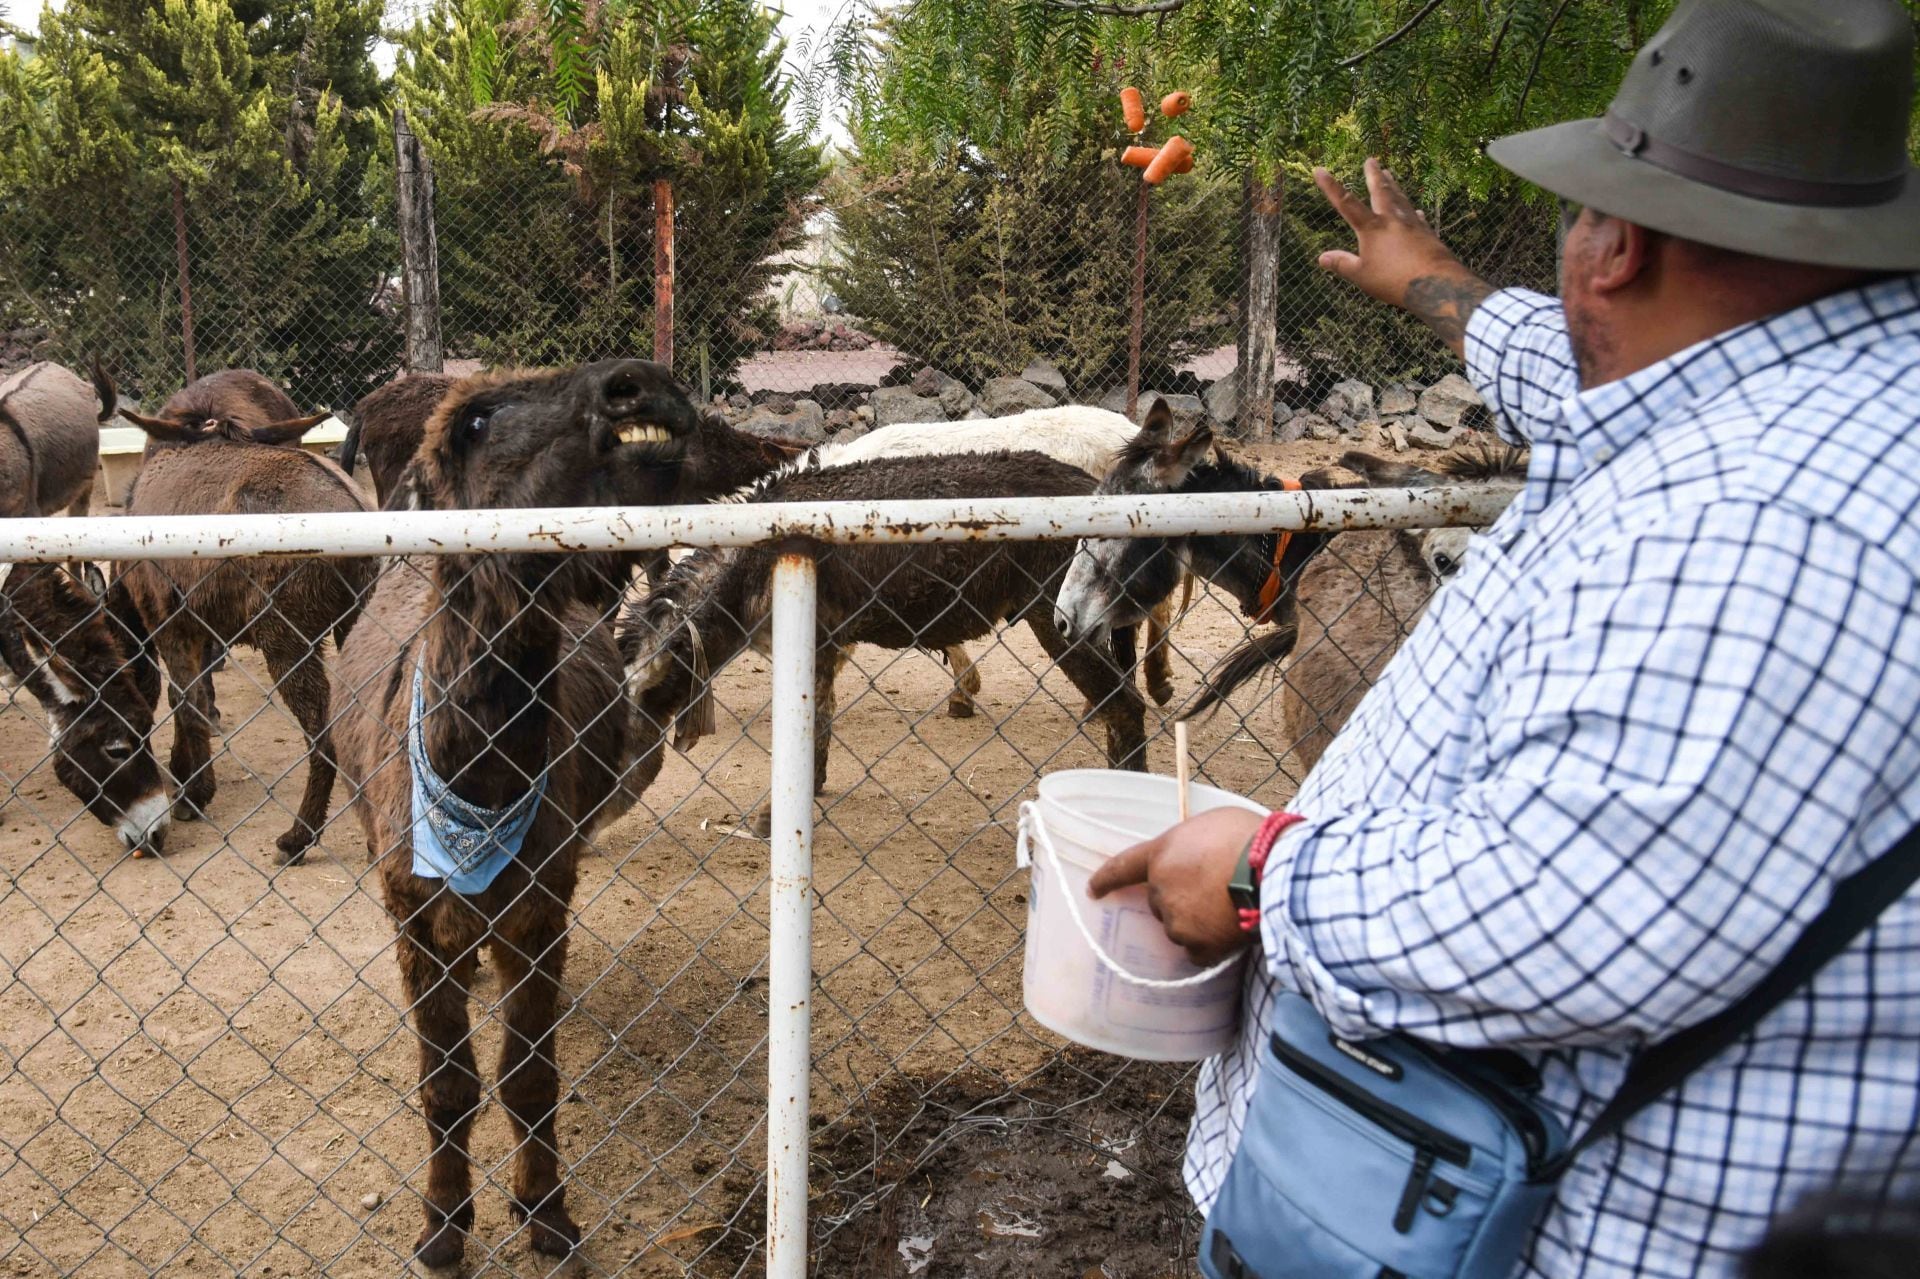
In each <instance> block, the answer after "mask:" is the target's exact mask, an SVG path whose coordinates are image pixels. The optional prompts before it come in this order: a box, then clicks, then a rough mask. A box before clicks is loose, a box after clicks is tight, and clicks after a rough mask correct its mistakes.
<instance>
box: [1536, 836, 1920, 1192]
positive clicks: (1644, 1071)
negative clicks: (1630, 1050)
mask: <svg viewBox="0 0 1920 1279" xmlns="http://www.w3.org/2000/svg"><path fill="white" fill-rule="evenodd" d="M1916 879H1920V827H1916V828H1915V829H1913V830H1910V831H1908V832H1907V834H1906V835H1905V837H1903V838H1902V839H1901V840H1900V842H1899V843H1897V844H1895V845H1894V846H1893V847H1892V848H1890V849H1888V850H1887V851H1886V852H1884V853H1882V854H1881V855H1880V856H1878V857H1876V858H1875V859H1874V860H1873V861H1871V862H1869V863H1868V864H1867V865H1865V866H1863V867H1861V868H1860V869H1859V870H1857V871H1855V872H1854V873H1853V874H1851V875H1849V876H1847V877H1846V878H1845V879H1843V880H1841V881H1840V883H1839V884H1837V885H1836V886H1835V887H1834V890H1833V900H1831V901H1829V902H1828V903H1827V908H1826V909H1825V910H1823V911H1821V912H1820V913H1819V914H1818V915H1816V916H1815V917H1814V920H1813V922H1812V923H1811V924H1809V925H1808V926H1807V931H1806V932H1804V933H1802V934H1800V940H1798V941H1796V942H1795V943H1794V944H1793V948H1792V949H1790V950H1789V951H1787V953H1786V955H1785V957H1783V958H1782V959H1781V960H1780V963H1779V964H1778V965H1777V966H1776V967H1775V968H1774V970H1773V971H1772V972H1770V973H1768V974H1767V975H1766V976H1765V977H1763V978H1761V979H1760V983H1759V984H1758V985H1757V986H1755V987H1754V988H1753V989H1752V990H1750V991H1748V992H1747V993H1746V994H1745V995H1744V996H1742V997H1741V998H1740V999H1739V1000H1738V1001H1737V1002H1736V1003H1734V1004H1733V1005H1732V1006H1731V1007H1729V1008H1727V1009H1725V1010H1724V1011H1722V1012H1720V1013H1718V1014H1717V1015H1715V1016H1713V1017H1709V1018H1708V1019H1707V1020H1705V1021H1703V1022H1701V1023H1700V1024H1699V1025H1697V1026H1689V1027H1687V1029H1685V1030H1683V1031H1681V1032H1679V1033H1678V1034H1676V1035H1672V1036H1669V1037H1668V1038H1666V1039H1663V1040H1661V1041H1660V1042H1659V1043H1657V1044H1655V1045H1653V1047H1651V1048H1649V1049H1647V1050H1646V1051H1645V1052H1643V1053H1641V1054H1640V1056H1639V1058H1638V1059H1637V1060H1635V1062H1634V1063H1633V1067H1632V1069H1630V1070H1628V1071H1627V1077H1626V1079H1625V1080H1624V1081H1623V1082H1622V1083H1621V1085H1620V1091H1619V1092H1617V1093H1615V1094H1614V1097H1613V1100H1612V1101H1609V1102H1608V1103H1607V1104H1606V1106H1605V1107H1604V1108H1602V1110H1601V1111H1600V1113H1599V1115H1598V1116H1596V1117H1595V1119H1594V1121H1593V1125H1592V1126H1591V1127H1589V1128H1588V1129H1587V1131H1586V1132H1585V1133H1583V1134H1581V1136H1580V1139H1579V1140H1578V1141H1576V1142H1574V1143H1573V1144H1572V1145H1570V1146H1568V1147H1567V1148H1566V1150H1564V1151H1562V1152H1561V1154H1560V1157H1559V1158H1558V1159H1555V1160H1554V1161H1553V1162H1552V1163H1550V1164H1548V1165H1547V1167H1546V1169H1545V1170H1544V1171H1543V1174H1542V1179H1543V1180H1549V1181H1550V1180H1553V1179H1554V1178H1557V1177H1559V1176H1560V1175H1561V1174H1562V1173H1564V1172H1565V1171H1566V1170H1567V1169H1568V1168H1569V1167H1571V1166H1572V1164H1573V1161H1574V1160H1575V1159H1576V1158H1578V1157H1579V1155H1580V1153H1581V1152H1582V1151H1584V1150H1585V1149H1586V1148H1587V1147H1589V1146H1591V1145H1592V1144H1593V1143H1594V1142H1596V1141H1599V1140H1600V1139H1601V1138H1603V1137H1606V1136H1608V1135H1609V1134H1611V1133H1613V1132H1616V1131H1618V1130H1619V1129H1620V1128H1621V1127H1622V1126H1623V1125H1624V1124H1625V1123H1626V1122H1627V1121H1628V1120H1629V1119H1632V1118H1633V1117H1634V1116H1635V1115H1637V1114H1639V1113H1640V1112H1641V1111H1642V1110H1644V1109H1646V1108H1647V1106H1649V1105H1650V1104H1652V1103H1653V1102H1654V1101H1656V1100H1657V1099H1659V1098H1660V1097H1661V1096H1662V1095H1663V1094H1665V1093H1666V1092H1667V1091H1669V1090H1670V1089H1672V1088H1673V1087H1674V1086H1675V1085H1676V1084H1678V1083H1679V1082H1680V1081H1681V1080H1683V1079H1685V1078H1686V1077H1687V1076H1688V1075H1690V1074H1692V1073H1693V1072H1694V1071H1695V1070H1697V1069H1699V1068H1700V1067H1701V1066H1703V1065H1705V1064H1706V1063H1707V1062H1708V1061H1710V1060H1712V1059H1713V1058H1715V1057H1717V1056H1719V1055H1720V1053H1721V1052H1722V1051H1724V1050H1725V1049H1726V1048H1728V1047H1729V1046H1730V1045H1732V1043H1733V1042H1734V1041H1735V1040H1737V1039H1739V1038H1740V1036H1742V1035H1744V1034H1746V1033H1747V1031H1749V1030H1751V1029H1752V1028H1753V1027H1754V1026H1756V1025H1758V1024H1759V1023H1760V1020H1761V1019H1762V1018H1763V1017H1765V1016H1766V1015H1767V1014H1768V1013H1770V1012H1772V1011H1773V1010H1774V1009H1775V1008H1778V1007H1779V1006H1780V1004H1781V1003H1782V1001H1784V1000H1785V999H1786V997H1787V996H1788V995H1791V994H1792V993H1793V992H1794V991H1796V990H1798V989H1799V988H1800V987H1801V986H1802V985H1804V984H1805V983H1806V982H1807V981H1808V979H1810V978H1811V977H1812V976H1813V975H1814V974H1815V973H1817V972H1819V971H1820V970H1821V969H1822V968H1823V967H1825V966H1826V963H1827V961H1828V960H1830V959H1832V958H1833V957H1834V956H1835V955H1837V954H1839V953H1840V952H1841V951H1843V950H1845V949H1846V948H1847V947H1848V946H1849V945H1851V944H1852V942H1853V940H1854V939H1855V938H1856V937H1858V936H1859V935H1860V934H1861V933H1863V932H1865V931H1866V929H1867V926H1868V925H1869V924H1871V923H1873V921H1874V920H1876V919H1878V918H1879V917H1880V913H1881V912H1882V911H1884V910H1885V909H1886V908H1887V907H1889V906H1891V905H1892V904H1893V903H1894V902H1896V901H1899V900H1900V898H1901V897H1902V896H1904V895H1905V893H1906V891H1907V889H1908V888H1910V887H1912V885H1913V882H1914V881H1915V880H1916Z"/></svg>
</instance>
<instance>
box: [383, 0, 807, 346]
mask: <svg viewBox="0 0 1920 1279" xmlns="http://www.w3.org/2000/svg"><path fill="white" fill-rule="evenodd" d="M555 11H556V4H554V3H549V2H547V0H543V2H542V3H540V4H539V5H537V6H536V5H533V4H532V3H530V0H441V3H440V4H439V5H438V6H437V7H436V8H435V10H434V11H433V13H432V14H431V15H430V16H429V17H428V18H427V19H426V20H425V21H423V22H422V23H420V24H419V25H417V26H416V27H414V28H413V29H412V30H411V31H409V32H407V33H406V34H405V36H404V53H403V57H402V59H401V63H400V66H399V67H398V68H397V69H396V72H395V83H396V87H397V89H398V93H399V97H400V99H401V101H402V102H403V103H404V104H405V105H406V107H407V109H408V111H409V113H410V117H411V119H412V122H413V125H414V128H415V131H416V132H417V133H418V134H419V135H420V137H421V139H422V141H423V142H424V143H425V145H426V147H427V150H428V153H429V155H430V156H431V157H432V159H433V163H434V173H435V186H436V192H435V197H436V210H437V218H438V234H439V246H440V260H441V277H442V284H441V303H442V308H443V317H442V329H443V334H444V337H445V339H446V341H447V344H448V347H449V350H450V351H453V352H457V353H460V354H468V355H473V356H477V357H479V358H482V359H485V360H489V361H496V362H502V363H532V364H550V363H565V362H570V361H574V360H580V359H592V358H598V357H601V356H606V355H613V354H644V353H647V352H650V351H651V350H652V344H653V247H654V246H653V212H654V210H653V186H652V184H653V182H654V181H655V180H656V179H670V180H671V181H672V182H673V184H674V197H675V243H676V248H677V255H676V256H677V260H676V273H675V274H676V279H675V294H676V314H675V326H674V327H675V364H676V367H677V368H678V370H679V371H680V372H681V373H682V375H683V376H688V377H690V378H691V377H695V376H697V375H698V373H699V371H700V369H701V358H702V355H703V353H704V354H705V356H706V358H707V361H708V363H707V369H708V371H709V372H710V373H711V374H713V375H715V376H720V377H724V375H725V374H726V372H727V371H728V370H730V369H731V368H732V366H733V365H734V364H735V363H737V361H738V359H739V358H740V357H741V356H742V355H743V354H744V353H745V347H746V345H747V342H748V340H749V339H751V338H752V337H754V336H755V335H756V334H757V332H758V330H759V329H760V328H761V327H764V326H765V325H766V324H768V323H769V322H770V321H769V317H770V306H769V303H768V301H767V297H766V295H767V291H768V286H769V285H770V283H771V281H772V279H773V277H774V275H775V273H776V271H777V267H776V266H775V265H774V264H773V263H772V261H771V259H772V258H774V257H775V256H776V255H778V254H780V253H782V252H784V251H786V250H788V249H791V248H793V247H795V246H797V245H798V243H799V242H800V239H801V235H802V230H803V226H804V222H805V219H806V217H807V216H808V215H809V213H810V212H811V211H812V209H813V208H814V207H815V206H816V204H817V189H818V186H819V183H820V180H821V178H822V176H823V173H824V167H823V165H822V163H821V160H820V153H819V149H818V148H817V147H816V146H814V145H812V144H810V143H808V142H807V141H806V140H805V138H804V137H803V136H801V135H800V134H799V133H797V132H796V131H795V130H794V129H793V128H792V127H791V126H790V125H789V124H788V123H787V121H786V119H785V108H786V99H787V89H786V85H785V83H784V81H783V80H782V78H781V75H780V70H779V67H780V59H781V56H782V53H783V51H784V46H783V45H782V44H781V43H780V42H779V41H778V40H777V39H775V38H774V34H773V18H772V15H771V14H770V13H768V12H767V11H765V10H763V9H761V8H759V7H758V6H757V5H754V4H752V3H750V2H749V0H684V2H676V0H663V2H662V3H660V4H659V5H658V6H657V7H653V8H649V7H646V6H645V5H643V4H639V3H634V4H626V5H619V4H604V5H601V6H599V7H598V8H597V9H577V10H575V16H576V17H577V19H578V25H577V29H575V28H570V27H569V26H568V25H567V23H568V22H571V21H572V19H571V18H567V17H566V16H565V15H562V20H561V21H560V22H559V23H558V24H556V22H555V17H554V14H555ZM569 32H571V34H569ZM563 43H568V44H571V45H573V46H577V52H578V56H579V57H580V59H582V65H583V66H586V67H589V68H590V69H591V76H590V78H588V79H587V80H586V81H585V83H584V84H582V85H580V86H573V85H571V83H570V81H569V78H568V76H569V74H570V73H568V72H567V71H566V70H565V62H564V59H562V58H561V57H560V56H559V55H558V54H557V53H556V52H555V50H556V49H557V48H558V47H559V46H560V45H561V44H563ZM576 87H577V88H579V90H580V91H579V92H578V93H577V94H576V93H575V92H574V89H575V88H576Z"/></svg>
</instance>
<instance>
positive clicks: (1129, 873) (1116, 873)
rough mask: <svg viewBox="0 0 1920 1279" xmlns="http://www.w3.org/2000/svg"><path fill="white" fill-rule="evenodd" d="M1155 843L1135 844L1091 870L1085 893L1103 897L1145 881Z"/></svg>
mask: <svg viewBox="0 0 1920 1279" xmlns="http://www.w3.org/2000/svg"><path fill="white" fill-rule="evenodd" d="M1157 844H1158V841H1156V840H1148V841H1147V842H1146V843H1144V844H1135V845H1134V846H1133V847H1132V848H1129V849H1128V850H1127V851H1126V852H1124V853H1120V854H1118V855H1117V856H1115V857H1114V858H1113V860H1111V861H1109V862H1108V863H1107V864H1106V865H1105V866H1102V867H1101V868H1100V869H1099V870H1096V871H1095V872H1093V878H1092V879H1090V880H1088V881H1087V895H1088V896H1090V897H1105V896H1106V895H1107V894H1108V893H1111V892H1113V891H1115V890H1116V889H1121V888H1131V887H1132V886H1133V885H1135V884H1144V883H1146V882H1147V864H1148V863H1149V862H1151V861H1152V860H1153V850H1154V848H1155V847H1156V846H1157Z"/></svg>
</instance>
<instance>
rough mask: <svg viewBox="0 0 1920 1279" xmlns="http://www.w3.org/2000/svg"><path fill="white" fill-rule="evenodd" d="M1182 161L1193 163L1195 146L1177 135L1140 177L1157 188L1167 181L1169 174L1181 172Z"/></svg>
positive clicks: (1168, 142) (1161, 149) (1170, 139)
mask: <svg viewBox="0 0 1920 1279" xmlns="http://www.w3.org/2000/svg"><path fill="white" fill-rule="evenodd" d="M1182 161H1185V162H1186V163H1188V164H1191V163H1192V162H1193V144H1192V143H1190V142H1188V141H1187V140H1186V139H1185V138H1183V137H1181V136H1180V135H1179V134H1177V133H1176V134H1174V135H1173V136H1172V137H1170V138H1168V139H1167V142H1166V145H1165V146H1163V147H1161V148H1160V154H1159V155H1157V156H1155V157H1154V158H1153V163H1152V164H1149V165H1148V166H1147V171H1146V172H1145V173H1143V174H1141V175H1140V176H1141V177H1142V178H1143V179H1144V180H1145V181H1146V183H1147V185H1148V186H1155V187H1157V186H1159V185H1160V184H1161V183H1162V182H1165V181H1166V180H1167V176H1168V175H1169V174H1172V173H1178V172H1180V171H1181V170H1180V164H1181V162H1182Z"/></svg>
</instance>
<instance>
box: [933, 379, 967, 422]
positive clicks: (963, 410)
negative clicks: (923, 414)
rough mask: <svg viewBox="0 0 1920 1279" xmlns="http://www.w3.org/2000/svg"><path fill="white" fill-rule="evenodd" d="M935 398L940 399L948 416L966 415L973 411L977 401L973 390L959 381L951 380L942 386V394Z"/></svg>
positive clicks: (941, 405) (959, 416)
mask: <svg viewBox="0 0 1920 1279" xmlns="http://www.w3.org/2000/svg"><path fill="white" fill-rule="evenodd" d="M935 398H937V399H938V400H939V401H940V407H941V408H943V409H945V410H946V411H947V416H948V417H950V418H962V417H965V416H966V415H967V414H968V413H970V412H972V411H973V406H974V405H975V403H977V401H975V400H974V398H973V392H972V391H969V390H968V389H967V388H966V387H964V386H962V385H960V384H959V383H958V382H949V383H948V384H947V385H946V386H943V387H941V388H940V394H939V395H938V396H937V397H935Z"/></svg>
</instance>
